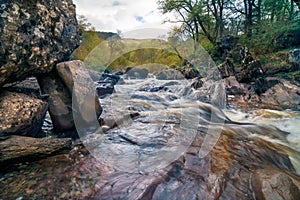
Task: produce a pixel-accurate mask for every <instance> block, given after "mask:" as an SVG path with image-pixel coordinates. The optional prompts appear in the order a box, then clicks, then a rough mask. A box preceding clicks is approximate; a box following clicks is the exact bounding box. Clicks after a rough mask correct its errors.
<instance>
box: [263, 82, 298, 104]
mask: <svg viewBox="0 0 300 200" xmlns="http://www.w3.org/2000/svg"><path fill="white" fill-rule="evenodd" d="M299 91H300V88H299V86H297V85H295V84H292V83H291V82H289V81H286V80H280V82H279V83H278V84H276V85H274V86H273V87H270V88H269V89H268V90H267V91H266V92H265V93H263V94H261V95H260V99H261V102H262V103H263V104H265V106H269V107H271V108H272V107H273V108H280V109H296V110H299V105H300V95H299Z"/></svg>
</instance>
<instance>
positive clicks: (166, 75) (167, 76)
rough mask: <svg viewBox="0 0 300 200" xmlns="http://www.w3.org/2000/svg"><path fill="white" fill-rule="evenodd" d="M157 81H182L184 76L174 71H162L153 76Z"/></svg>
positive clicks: (170, 69)
mask: <svg viewBox="0 0 300 200" xmlns="http://www.w3.org/2000/svg"><path fill="white" fill-rule="evenodd" d="M154 75H155V76H156V78H157V79H158V80H182V79H184V75H183V74H182V73H181V72H180V71H179V70H176V69H172V68H169V69H163V70H162V71H160V72H156V73H155V74H154Z"/></svg>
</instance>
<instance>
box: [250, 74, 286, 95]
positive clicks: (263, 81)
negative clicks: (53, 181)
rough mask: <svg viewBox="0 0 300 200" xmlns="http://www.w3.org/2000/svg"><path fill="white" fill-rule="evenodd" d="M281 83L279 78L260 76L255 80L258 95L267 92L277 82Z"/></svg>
mask: <svg viewBox="0 0 300 200" xmlns="http://www.w3.org/2000/svg"><path fill="white" fill-rule="evenodd" d="M278 83H281V82H280V81H279V80H278V79H277V78H272V77H268V78H262V77H261V78H258V79H256V80H255V83H254V88H255V92H256V93H257V94H258V95H261V94H262V93H265V92H266V91H267V90H268V89H270V88H272V87H273V86H275V85H276V84H278Z"/></svg>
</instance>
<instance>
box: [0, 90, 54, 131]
mask: <svg viewBox="0 0 300 200" xmlns="http://www.w3.org/2000/svg"><path fill="white" fill-rule="evenodd" d="M47 108H48V104H47V103H46V102H44V101H42V100H40V99H36V98H33V97H30V96H28V95H25V94H21V93H15V92H8V91H3V90H2V91H1V92H0V136H5V135H23V136H36V134H37V133H38V132H39V130H40V128H41V126H42V124H43V120H44V117H45V114H46V111H47Z"/></svg>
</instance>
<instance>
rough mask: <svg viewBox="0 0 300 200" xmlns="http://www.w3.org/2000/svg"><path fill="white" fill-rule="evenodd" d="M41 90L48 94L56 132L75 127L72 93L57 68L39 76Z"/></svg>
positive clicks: (50, 112)
mask: <svg viewBox="0 0 300 200" xmlns="http://www.w3.org/2000/svg"><path fill="white" fill-rule="evenodd" d="M38 82H39V85H40V87H41V92H42V94H44V95H48V96H49V97H48V104H49V114H50V116H51V121H52V123H53V128H54V131H55V132H56V133H60V132H64V131H69V130H73V129H74V128H75V124H74V119H73V112H72V95H71V94H72V93H70V91H69V90H68V88H67V86H66V84H65V83H64V82H63V81H62V80H61V78H60V76H59V75H58V73H57V71H56V70H53V71H52V72H51V73H48V74H47V75H43V76H39V77H38Z"/></svg>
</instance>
